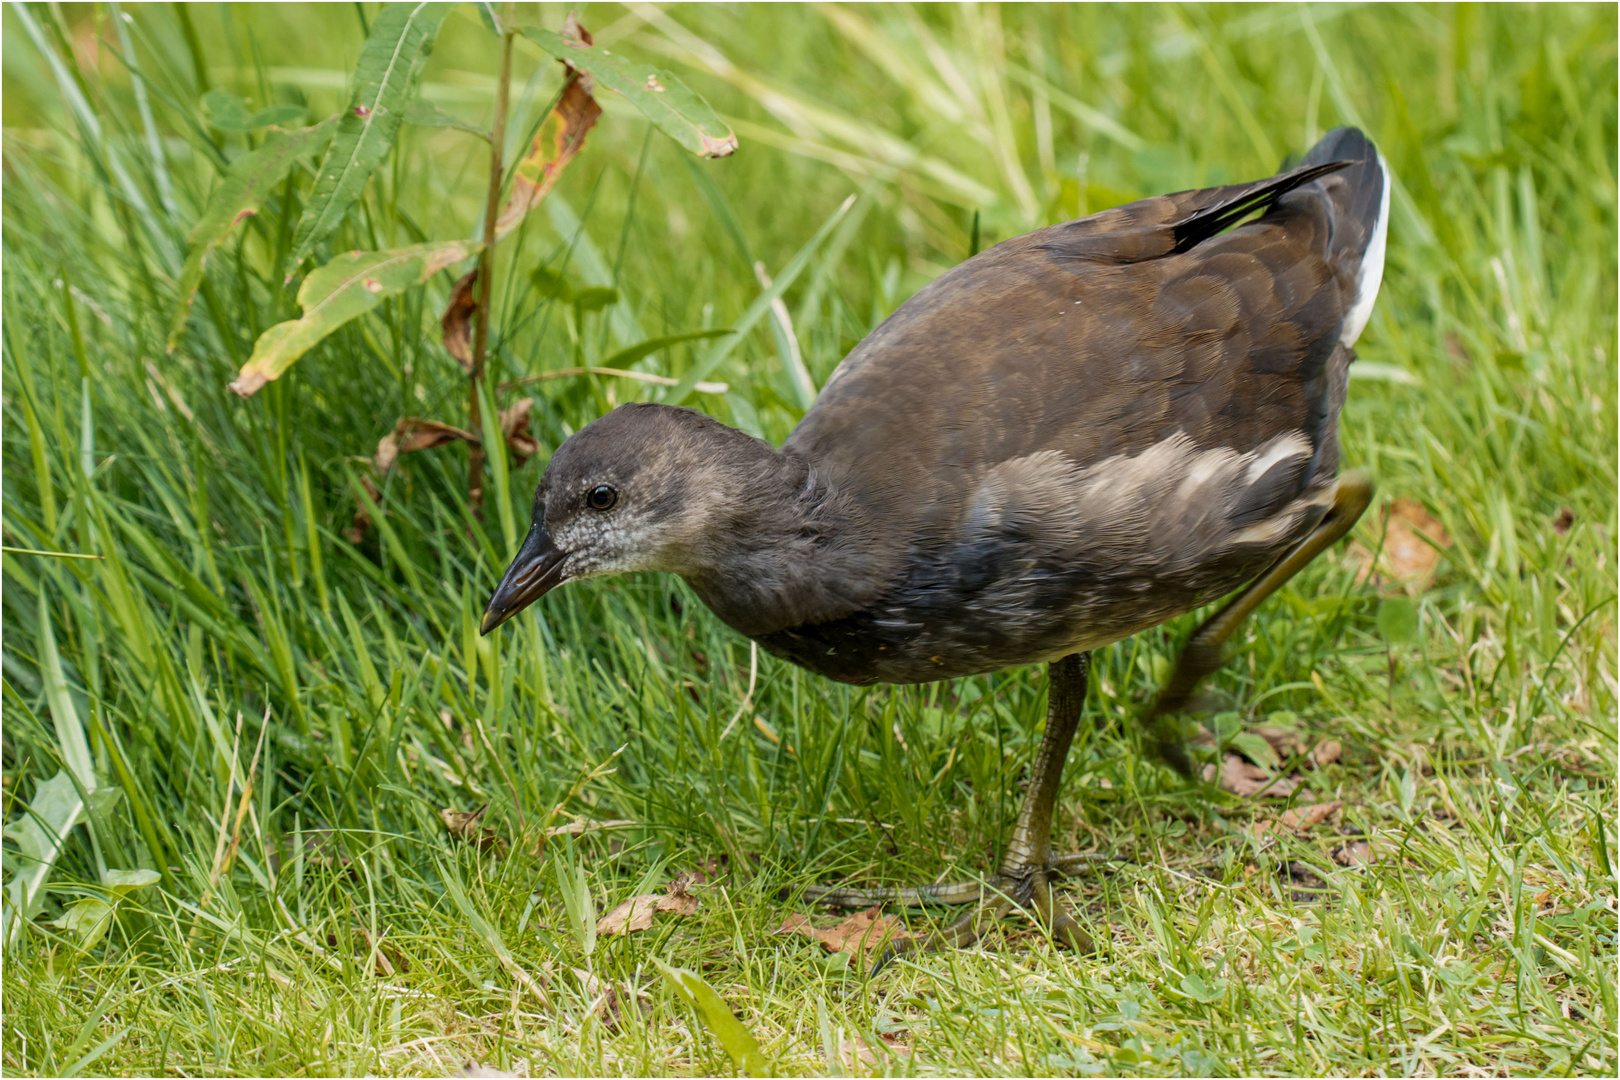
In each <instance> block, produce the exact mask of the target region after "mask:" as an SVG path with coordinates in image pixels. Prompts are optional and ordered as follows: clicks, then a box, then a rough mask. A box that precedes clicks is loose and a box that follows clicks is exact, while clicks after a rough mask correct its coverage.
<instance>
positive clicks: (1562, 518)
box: [1552, 506, 1575, 536]
mask: <svg viewBox="0 0 1620 1080" xmlns="http://www.w3.org/2000/svg"><path fill="white" fill-rule="evenodd" d="M1574 524H1575V511H1573V510H1571V509H1570V508H1569V507H1567V506H1560V507H1559V508H1558V516H1557V517H1555V518H1553V521H1552V528H1553V532H1555V533H1557V534H1558V535H1559V536H1568V535H1569V530H1570V528H1571V527H1572V526H1574Z"/></svg>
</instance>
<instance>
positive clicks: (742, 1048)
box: [652, 956, 774, 1076]
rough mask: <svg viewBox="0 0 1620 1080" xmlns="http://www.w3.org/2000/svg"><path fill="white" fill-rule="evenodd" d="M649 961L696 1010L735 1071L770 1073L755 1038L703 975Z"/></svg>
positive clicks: (655, 958) (657, 961)
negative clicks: (729, 1059) (734, 1067)
mask: <svg viewBox="0 0 1620 1080" xmlns="http://www.w3.org/2000/svg"><path fill="white" fill-rule="evenodd" d="M652 962H653V963H654V964H657V965H658V970H659V971H662V972H663V973H664V978H666V979H668V980H669V984H670V985H671V986H673V987H674V988H675V992H676V993H677V994H679V995H680V996H681V998H682V1000H684V1001H685V1002H686V1003H687V1004H688V1005H690V1006H692V1008H693V1009H695V1010H696V1011H697V1014H698V1018H699V1019H700V1020H702V1021H703V1026H704V1027H706V1028H708V1029H709V1031H710V1032H711V1033H712V1034H713V1035H714V1037H715V1038H717V1039H719V1040H720V1045H721V1046H722V1047H724V1048H725V1051H726V1053H727V1054H729V1055H730V1056H731V1063H732V1064H733V1065H734V1066H736V1068H737V1071H738V1072H740V1073H742V1074H743V1075H745V1076H771V1075H774V1073H773V1070H772V1069H771V1063H770V1061H769V1059H767V1058H766V1057H765V1053H764V1051H762V1050H761V1049H760V1048H759V1040H758V1039H756V1038H754V1036H753V1033H752V1032H750V1031H749V1030H748V1029H747V1028H746V1027H744V1026H743V1022H742V1021H741V1020H738V1019H737V1016H736V1014H735V1013H733V1012H732V1011H731V1008H730V1007H729V1006H728V1005H727V1004H726V1003H725V1001H724V999H722V998H721V997H720V995H719V994H717V993H715V990H714V987H712V986H710V985H709V984H708V983H706V982H704V981H703V977H702V976H701V975H699V974H698V973H697V972H695V971H689V970H688V969H686V968H678V967H671V966H670V965H669V964H666V963H664V962H663V961H662V960H660V959H658V957H656V956H655V957H652Z"/></svg>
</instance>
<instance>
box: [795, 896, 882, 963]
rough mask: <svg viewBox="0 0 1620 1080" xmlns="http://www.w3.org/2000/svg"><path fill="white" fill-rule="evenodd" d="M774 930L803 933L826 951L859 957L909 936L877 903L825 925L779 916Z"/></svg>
mask: <svg viewBox="0 0 1620 1080" xmlns="http://www.w3.org/2000/svg"><path fill="white" fill-rule="evenodd" d="M775 932H776V933H778V934H803V935H804V936H805V937H807V938H809V939H810V940H812V941H819V942H820V943H821V946H822V948H824V949H826V950H827V951H828V952H834V953H838V952H841V953H848V954H849V955H851V956H859V955H861V954H862V953H863V952H871V951H872V950H873V949H877V948H881V947H882V946H884V945H886V944H888V943H889V942H891V941H901V940H904V939H906V938H909V937H911V936H912V934H910V933H909V932H908V931H907V930H906V929H905V927H903V926H902V925H901V924H900V920H899V919H897V918H895V917H894V916H893V915H885V914H883V908H882V907H881V906H878V907H869V908H867V909H866V910H865V911H857V912H855V913H854V914H853V915H851V916H849V917H848V918H846V919H844V920H843V921H842V922H839V923H837V924H835V925H833V926H829V927H825V928H823V927H817V926H815V925H814V924H813V923H811V921H810V918H809V916H807V915H800V914H793V915H789V916H788V917H787V918H786V919H783V920H782V925H781V926H779V927H777V929H776V931H775Z"/></svg>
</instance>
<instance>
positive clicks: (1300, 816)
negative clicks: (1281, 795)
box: [1282, 802, 1344, 832]
mask: <svg viewBox="0 0 1620 1080" xmlns="http://www.w3.org/2000/svg"><path fill="white" fill-rule="evenodd" d="M1343 805H1344V804H1343V803H1342V802H1325V803H1317V804H1315V805H1314V806H1296V807H1294V808H1293V809H1291V810H1284V811H1283V815H1282V823H1283V824H1284V825H1286V826H1288V827H1289V828H1290V829H1293V830H1294V831H1295V832H1305V831H1306V830H1307V829H1309V828H1310V827H1311V826H1312V825H1320V824H1322V822H1324V821H1326V820H1327V819H1328V818H1330V817H1332V816H1333V815H1334V814H1335V813H1337V812H1338V810H1339V808H1340V807H1341V806H1343Z"/></svg>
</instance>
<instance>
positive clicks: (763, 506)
mask: <svg viewBox="0 0 1620 1080" xmlns="http://www.w3.org/2000/svg"><path fill="white" fill-rule="evenodd" d="M729 472H730V476H729V477H728V480H729V481H730V482H729V484H728V485H727V486H728V487H730V488H731V490H729V491H723V492H720V493H718V494H720V496H721V500H720V503H721V506H723V507H724V509H723V510H721V511H719V512H717V513H715V514H714V515H713V517H712V518H711V521H710V528H709V529H707V530H705V535H704V539H703V543H702V547H701V549H700V550H698V551H696V552H694V555H695V556H696V557H695V558H694V560H693V565H692V566H691V567H690V568H689V569H686V570H683V572H682V576H683V577H684V578H685V579H686V581H687V583H688V584H690V585H691V586H692V588H693V589H694V590H695V591H696V592H697V594H698V595H699V596H700V597H701V598H702V599H703V602H704V603H705V604H707V605H708V606H709V607H710V608H711V609H712V610H713V611H714V613H715V614H716V615H719V616H720V617H721V618H722V619H724V620H725V621H726V623H727V624H728V625H730V626H731V627H732V628H733V629H735V630H737V631H738V632H739V633H742V634H746V635H748V636H750V637H758V636H760V635H762V634H769V633H773V632H775V631H777V630H782V629H785V628H789V627H794V626H802V625H804V624H805V623H816V622H824V621H826V620H828V619H833V618H838V617H841V616H843V615H847V614H849V613H850V612H851V611H854V610H857V609H858V608H860V607H861V606H863V605H864V604H865V603H866V602H867V601H868V600H869V595H868V594H869V593H870V592H871V588H870V583H871V582H872V580H873V578H874V574H873V572H872V570H873V568H872V567H871V566H870V565H868V564H869V563H870V561H871V560H870V557H869V556H865V555H863V553H862V547H863V545H862V544H860V543H859V542H857V534H859V533H860V532H862V531H863V530H861V528H860V521H859V520H858V517H857V516H856V515H855V514H853V513H852V512H851V510H850V507H849V505H848V500H846V499H843V498H841V497H840V495H839V493H838V491H837V490H835V487H834V485H833V484H832V483H831V482H830V478H829V477H827V476H824V475H822V474H821V473H820V472H818V470H817V469H816V468H815V467H814V466H813V464H812V463H811V462H809V461H808V460H807V459H805V458H804V457H803V456H802V455H800V454H798V453H796V452H794V451H792V450H771V451H770V452H769V457H768V458H766V457H765V456H764V455H761V457H760V459H759V460H757V461H751V462H748V463H746V467H744V468H740V469H736V470H729Z"/></svg>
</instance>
